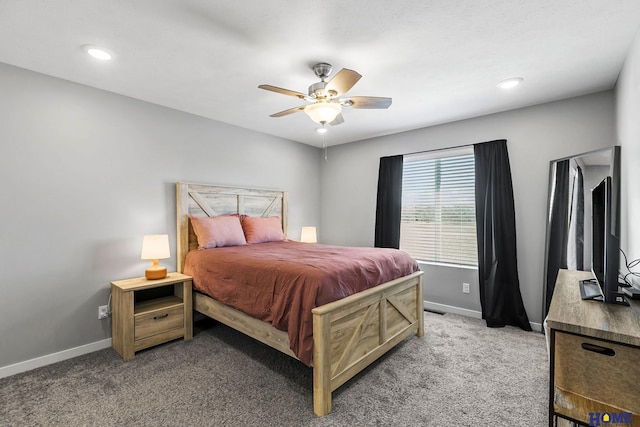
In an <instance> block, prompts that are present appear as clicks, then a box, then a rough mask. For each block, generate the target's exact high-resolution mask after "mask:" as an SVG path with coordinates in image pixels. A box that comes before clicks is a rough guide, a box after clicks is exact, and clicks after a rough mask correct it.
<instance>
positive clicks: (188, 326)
mask: <svg viewBox="0 0 640 427" xmlns="http://www.w3.org/2000/svg"><path fill="white" fill-rule="evenodd" d="M111 298H112V310H111V311H112V322H111V335H112V342H113V348H114V349H115V350H116V351H117V352H118V354H120V356H122V358H123V359H124V360H131V359H133V357H134V355H135V352H136V351H139V350H143V349H145V348H149V347H153V346H155V345H158V344H162V343H165V342H167V341H171V340H175V339H178V338H184V339H185V341H186V340H190V339H191V338H193V312H192V303H191V276H185V275H184V274H180V273H169V274H167V277H165V278H164V279H159V280H148V279H146V278H144V277H138V278H135V279H127V280H118V281H115V282H111Z"/></svg>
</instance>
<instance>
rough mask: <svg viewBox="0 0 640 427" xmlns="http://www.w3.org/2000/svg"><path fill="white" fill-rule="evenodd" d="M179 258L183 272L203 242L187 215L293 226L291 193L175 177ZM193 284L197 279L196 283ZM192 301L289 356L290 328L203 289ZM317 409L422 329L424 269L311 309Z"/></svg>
mask: <svg viewBox="0 0 640 427" xmlns="http://www.w3.org/2000/svg"><path fill="white" fill-rule="evenodd" d="M176 196H177V203H176V208H177V258H178V260H177V261H178V262H177V264H178V271H179V272H183V271H184V268H185V263H186V260H187V255H188V253H189V251H190V250H193V249H196V248H197V247H198V243H197V239H196V236H195V233H194V231H193V227H192V226H191V221H190V219H189V216H190V215H191V216H195V217H216V216H220V215H230V214H232V215H233V214H235V215H249V216H253V217H274V216H277V217H278V218H280V221H281V224H282V230H283V231H284V233H285V234H286V230H287V213H288V206H287V201H288V199H287V193H286V192H282V191H272V190H260V189H248V188H232V187H220V186H212V185H203V184H190V183H180V182H179V183H177V184H176ZM194 286H195V283H194ZM193 302H194V309H195V310H196V311H197V312H199V313H202V314H204V315H206V316H207V317H210V318H213V319H215V320H217V321H219V322H221V323H224V324H226V325H228V326H230V327H232V328H234V329H236V330H238V331H240V332H242V333H244V334H246V335H248V336H250V337H252V338H254V339H256V340H258V341H261V342H262V343H264V344H267V345H269V346H271V347H273V348H275V349H277V350H279V351H281V352H283V353H285V354H287V355H289V356H291V357H294V358H296V359H300V360H303V359H301V358H299V357H297V354H296V352H294V351H293V350H292V348H291V342H290V339H289V335H288V334H287V332H286V331H283V330H280V329H276V328H275V327H274V326H272V324H271V323H268V322H265V321H263V320H259V319H256V318H254V317H252V316H249V315H247V314H245V313H244V312H242V311H240V310H238V309H235V308H233V307H230V306H228V305H226V304H223V303H221V302H219V301H217V300H216V299H214V298H212V297H210V296H208V295H206V294H204V293H201V292H195V291H194V295H193ZM310 318H311V319H312V337H311V338H312V341H313V344H312V356H311V360H310V363H307V364H310V365H311V366H312V367H313V402H314V412H315V413H316V414H317V415H318V416H325V415H327V414H328V413H329V412H330V411H331V393H332V392H333V391H334V390H336V389H337V388H338V387H340V386H341V385H342V384H344V383H345V382H346V381H348V380H349V379H351V378H353V377H354V376H355V375H356V374H357V373H359V372H360V371H362V370H363V369H364V368H366V367H367V366H369V365H370V364H371V363H372V362H373V361H375V360H376V359H378V358H379V357H380V356H381V355H383V354H384V353H385V352H387V351H388V350H389V349H391V348H393V347H394V346H395V345H397V344H398V343H400V342H401V341H402V340H404V339H405V338H406V337H408V336H409V335H412V334H416V335H417V336H419V337H421V336H422V335H423V334H424V324H423V306H422V272H420V271H417V272H414V273H411V274H407V275H405V276H403V277H399V278H396V279H393V280H390V281H387V282H385V283H383V284H380V285H378V286H375V287H373V288H370V289H367V290H364V291H361V292H358V293H355V294H353V295H350V296H347V297H345V298H342V299H339V300H337V301H333V302H330V303H327V304H324V305H320V306H318V307H315V308H313V309H312V310H311V316H310Z"/></svg>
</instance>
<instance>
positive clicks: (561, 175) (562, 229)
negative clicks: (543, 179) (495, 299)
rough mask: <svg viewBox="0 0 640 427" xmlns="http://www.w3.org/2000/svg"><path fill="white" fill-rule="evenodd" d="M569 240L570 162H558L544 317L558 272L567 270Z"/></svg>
mask: <svg viewBox="0 0 640 427" xmlns="http://www.w3.org/2000/svg"><path fill="white" fill-rule="evenodd" d="M568 240H569V160H561V161H559V162H556V170H555V178H554V184H553V194H552V195H551V206H550V212H549V231H548V236H547V277H546V281H547V282H546V286H545V289H546V293H545V305H544V313H543V317H546V316H547V312H548V311H549V305H550V304H551V297H552V296H553V290H554V289H555V286H556V278H557V277H558V270H560V269H561V268H567V243H568Z"/></svg>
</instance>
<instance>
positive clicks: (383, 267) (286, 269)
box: [184, 241, 418, 365]
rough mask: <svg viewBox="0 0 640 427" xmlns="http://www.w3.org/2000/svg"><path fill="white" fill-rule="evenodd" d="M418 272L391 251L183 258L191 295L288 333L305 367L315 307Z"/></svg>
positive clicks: (323, 249) (224, 253) (259, 247)
mask: <svg viewBox="0 0 640 427" xmlns="http://www.w3.org/2000/svg"><path fill="white" fill-rule="evenodd" d="M416 271H418V264H417V263H416V261H415V260H414V259H413V258H412V257H411V256H410V255H409V254H407V253H406V252H403V251H400V250H396V249H381V248H360V247H358V248H355V247H342V246H329V245H319V244H309V243H299V242H293V241H284V242H269V243H259V244H253V245H247V246H232V247H224V248H215V249H205V250H192V251H190V252H189V254H188V255H187V259H186V263H185V268H184V273H185V274H188V275H190V276H192V277H193V286H194V289H196V290H198V291H200V292H202V293H205V294H207V295H209V296H211V297H212V298H214V299H216V300H218V301H220V302H221V303H223V304H226V305H229V306H231V307H234V308H236V309H238V310H240V311H242V312H244V313H246V314H248V315H250V316H252V317H255V318H257V319H260V320H263V321H265V322H269V323H271V324H272V325H273V326H274V327H276V328H277V329H280V330H282V331H287V333H288V336H289V343H290V345H291V350H293V352H294V354H296V356H297V357H298V358H299V359H300V360H301V361H302V362H304V363H305V364H307V365H310V363H311V358H312V354H313V337H312V334H313V319H312V314H311V310H312V309H313V308H314V307H317V306H320V305H324V304H327V303H329V302H332V301H336V300H338V299H340V298H344V297H346V296H349V295H351V294H354V293H356V292H360V291H363V290H365V289H368V288H372V287H374V286H377V285H380V284H382V283H385V282H388V281H390V280H393V279H397V278H399V277H402V276H406V275H408V274H411V273H414V272H416Z"/></svg>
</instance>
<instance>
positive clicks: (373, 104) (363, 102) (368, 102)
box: [340, 96, 391, 108]
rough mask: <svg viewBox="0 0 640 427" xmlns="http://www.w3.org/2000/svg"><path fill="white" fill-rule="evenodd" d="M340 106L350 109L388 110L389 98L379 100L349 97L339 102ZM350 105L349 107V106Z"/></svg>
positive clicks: (373, 97)
mask: <svg viewBox="0 0 640 427" xmlns="http://www.w3.org/2000/svg"><path fill="white" fill-rule="evenodd" d="M340 104H342V105H345V106H347V107H349V106H350V107H351V108H389V106H390V105H391V98H380V97H377V96H350V97H349V98H346V99H344V100H342V99H341V100H340ZM349 104H351V105H349Z"/></svg>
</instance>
